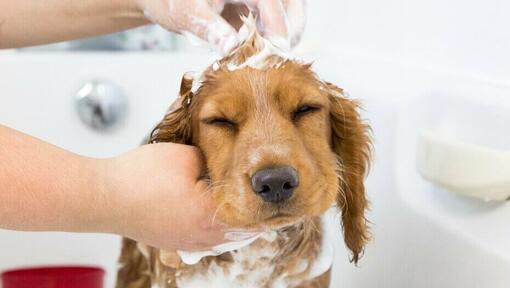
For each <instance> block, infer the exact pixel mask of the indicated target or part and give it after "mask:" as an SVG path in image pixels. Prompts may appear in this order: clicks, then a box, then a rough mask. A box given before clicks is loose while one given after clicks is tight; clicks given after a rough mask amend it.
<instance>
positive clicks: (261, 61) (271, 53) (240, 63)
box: [181, 15, 290, 94]
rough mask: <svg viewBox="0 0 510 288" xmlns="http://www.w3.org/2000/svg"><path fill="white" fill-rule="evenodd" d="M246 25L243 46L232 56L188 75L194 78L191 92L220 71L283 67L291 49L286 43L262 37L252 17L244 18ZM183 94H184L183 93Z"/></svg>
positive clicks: (242, 36) (243, 29) (240, 34)
mask: <svg viewBox="0 0 510 288" xmlns="http://www.w3.org/2000/svg"><path fill="white" fill-rule="evenodd" d="M243 22H244V25H243V26H242V27H241V29H240V30H239V38H240V39H241V44H240V45H239V47H237V48H236V49H234V50H233V51H232V52H231V53H230V54H228V55H227V56H225V57H223V58H222V59H219V60H216V61H214V62H213V63H212V64H211V65H210V66H209V67H207V69H205V71H203V72H201V73H193V74H189V73H188V74H187V76H185V77H187V78H188V79H189V78H190V77H192V85H191V87H190V88H191V92H192V93H195V92H196V91H198V89H199V88H200V87H201V86H202V81H203V77H204V75H205V74H207V73H214V72H215V71H218V70H220V69H226V70H228V71H235V70H239V69H243V68H247V67H249V68H252V69H259V70H266V69H278V68H280V67H282V65H283V64H284V62H285V61H287V60H288V59H289V58H290V56H289V50H290V47H289V46H288V43H287V42H286V41H277V42H280V43H273V42H274V41H273V42H270V41H269V40H267V39H265V38H264V37H262V36H261V35H260V33H259V32H258V30H257V27H256V23H255V19H254V18H253V16H252V15H249V16H248V17H243ZM181 94H182V93H181Z"/></svg>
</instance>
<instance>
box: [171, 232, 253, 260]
mask: <svg viewBox="0 0 510 288" xmlns="http://www.w3.org/2000/svg"><path fill="white" fill-rule="evenodd" d="M261 235H262V234H258V235H256V236H254V237H252V238H249V239H246V240H242V241H235V242H229V243H224V244H220V245H217V246H214V247H213V248H212V249H211V250H207V251H182V250H178V251H177V254H179V256H180V257H181V259H182V262H184V264H187V265H194V264H197V263H198V262H199V261H200V259H202V258H204V257H207V256H218V255H221V254H223V253H226V252H231V251H234V250H238V249H241V248H243V247H246V246H248V245H250V244H251V243H253V241H255V240H257V239H258V238H259V237H260V236H261Z"/></svg>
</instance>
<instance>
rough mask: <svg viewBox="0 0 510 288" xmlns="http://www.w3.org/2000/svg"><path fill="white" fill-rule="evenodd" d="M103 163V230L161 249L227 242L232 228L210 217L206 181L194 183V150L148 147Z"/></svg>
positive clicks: (198, 162)
mask: <svg viewBox="0 0 510 288" xmlns="http://www.w3.org/2000/svg"><path fill="white" fill-rule="evenodd" d="M102 161H104V162H103V167H104V177H103V180H102V183H103V185H101V187H103V188H102V189H101V190H102V191H103V192H102V194H101V195H103V197H104V199H106V200H105V201H101V202H104V203H107V205H106V207H105V208H106V209H101V210H104V213H103V217H102V219H103V220H102V222H103V223H104V224H103V225H104V226H105V228H104V229H105V230H106V231H105V232H110V233H115V234H120V235H123V236H126V237H128V238H131V239H135V240H137V241H139V242H142V243H144V244H147V245H150V246H154V247H157V248H162V249H165V250H177V249H180V250H189V251H192V250H207V249H209V248H211V247H213V246H216V245H218V244H221V243H224V242H226V241H227V240H229V239H226V238H228V235H229V233H232V229H228V228H227V227H226V226H225V225H223V224H221V223H219V221H218V219H215V217H214V214H215V208H214V205H213V203H212V197H210V194H209V190H208V183H207V182H205V181H201V180H199V178H200V176H202V175H203V172H204V166H203V159H202V158H201V154H200V152H199V150H198V149H196V148H195V147H193V146H187V145H180V144H171V143H161V144H151V145H145V146H142V147H139V148H137V149H135V150H133V151H130V152H128V153H126V154H123V155H121V156H119V157H115V158H111V159H107V160H102ZM227 231H228V232H227ZM240 232H241V233H237V234H236V235H237V236H239V234H241V235H243V236H244V237H246V238H249V237H253V236H254V235H255V234H253V233H251V232H242V231H240ZM244 233H246V234H244ZM225 236H227V237H225Z"/></svg>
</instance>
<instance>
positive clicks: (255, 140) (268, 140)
mask: <svg viewBox="0 0 510 288" xmlns="http://www.w3.org/2000/svg"><path fill="white" fill-rule="evenodd" d="M358 108H359V107H358V104H357V103H356V102H355V101H352V100H349V99H347V98H346V97H344V94H343V91H342V89H340V88H338V87H336V86H335V85H333V84H330V83H327V82H324V81H322V80H320V79H319V78H318V77H317V76H316V75H315V74H314V73H313V72H312V71H311V69H310V65H308V64H302V63H299V62H297V61H293V60H288V59H287V58H285V57H284V56H282V55H281V53H279V52H278V49H276V48H274V47H273V46H271V44H270V43H268V42H267V41H266V40H264V39H263V38H262V37H260V35H258V34H257V33H256V32H253V33H251V34H250V36H249V37H247V40H246V41H245V42H244V43H243V44H242V45H241V46H240V47H239V48H238V49H237V50H235V51H234V52H233V53H231V54H230V55H228V56H227V57H225V58H223V59H222V60H219V61H217V62H215V63H214V64H213V65H211V66H210V67H209V68H208V69H207V70H206V71H205V72H204V73H203V74H202V75H199V76H196V77H191V76H189V74H188V75H185V77H184V78H183V81H182V84H181V90H180V98H179V99H178V102H177V105H176V106H175V107H174V110H173V111H172V112H170V113H168V114H167V115H166V116H165V117H164V119H163V120H162V121H161V123H159V125H157V127H156V128H155V130H154V131H153V132H152V134H151V137H150V140H149V143H156V142H175V143H184V144H190V145H195V146H197V147H199V148H200V149H201V151H202V152H203V154H204V156H205V159H206V162H207V171H208V175H207V177H208V179H209V180H210V183H211V185H210V189H211V191H210V193H211V194H210V195H211V197H212V198H213V201H214V203H215V204H216V207H217V213H216V216H215V217H217V218H218V219H221V221H223V222H224V223H227V224H229V225H232V227H246V228H258V229H263V230H264V231H266V232H264V233H262V235H261V236H260V237H258V238H257V239H256V240H254V241H253V242H251V244H249V245H248V246H245V247H242V248H239V249H236V250H233V251H228V252H225V253H223V254H221V255H218V256H208V257H205V258H203V259H201V260H200V261H199V262H198V263H196V264H194V265H187V264H184V263H182V261H180V260H181V259H180V257H179V255H177V254H176V253H173V252H166V251H160V250H158V249H155V248H151V247H147V246H144V245H143V244H141V243H136V242H134V241H132V240H129V239H125V240H124V243H123V244H124V246H123V250H122V253H121V259H120V262H121V269H120V270H119V274H118V283H117V287H119V288H120V287H122V288H126V287H127V288H139V287H161V288H163V287H328V286H329V279H330V268H331V264H332V255H331V254H332V251H331V249H330V245H331V243H327V241H325V239H323V230H322V223H321V220H320V217H321V215H322V214H324V212H325V211H326V210H327V209H328V208H330V207H331V206H332V205H333V204H336V206H337V207H338V208H339V209H340V210H341V216H342V217H341V219H342V228H343V236H344V240H345V244H346V246H347V247H348V248H349V249H350V250H351V251H352V261H353V262H354V263H357V262H358V260H359V257H360V255H361V254H362V252H363V248H364V246H365V244H366V243H367V241H368V240H369V232H368V228H367V221H366V219H365V216H364V213H365V210H366V208H367V199H366V196H365V188H364V184H363V182H364V177H365V174H366V172H367V168H368V164H369V158H370V154H371V144H370V138H369V127H368V126H367V125H366V124H364V122H363V121H362V120H361V119H360V115H359V113H358ZM169 161H171V159H169Z"/></svg>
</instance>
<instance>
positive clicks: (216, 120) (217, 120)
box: [201, 117, 237, 129]
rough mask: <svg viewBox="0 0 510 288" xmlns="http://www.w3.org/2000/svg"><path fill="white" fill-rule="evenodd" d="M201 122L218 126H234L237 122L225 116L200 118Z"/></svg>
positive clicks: (231, 127)
mask: <svg viewBox="0 0 510 288" xmlns="http://www.w3.org/2000/svg"><path fill="white" fill-rule="evenodd" d="M201 122H202V123H204V124H208V125H214V126H218V127H224V128H230V129H233V128H236V127H237V123H236V122H235V121H234V120H230V119H227V118H225V117H208V118H205V119H202V120H201Z"/></svg>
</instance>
